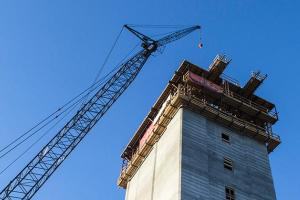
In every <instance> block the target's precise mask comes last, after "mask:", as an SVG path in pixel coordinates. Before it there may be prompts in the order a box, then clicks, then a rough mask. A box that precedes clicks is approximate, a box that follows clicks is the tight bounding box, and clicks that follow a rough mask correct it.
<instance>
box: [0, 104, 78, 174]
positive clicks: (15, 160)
mask: <svg viewBox="0 0 300 200" xmlns="http://www.w3.org/2000/svg"><path fill="white" fill-rule="evenodd" d="M78 103H79V102H78ZM78 103H77V104H75V105H73V107H72V108H71V110H69V112H67V113H66V114H65V115H64V116H63V117H62V118H61V119H59V120H58V121H57V122H56V123H55V124H54V125H53V126H51V127H50V128H49V129H48V130H47V131H46V132H45V133H44V134H43V135H41V136H40V137H39V138H38V139H37V140H36V141H35V142H34V143H32V144H31V145H30V146H29V147H28V148H27V149H25V151H24V152H22V153H21V154H20V155H19V156H18V157H17V158H16V159H14V160H13V161H12V162H11V163H9V164H8V165H7V166H6V167H5V168H4V169H3V170H1V171H0V175H2V174H3V173H4V172H5V171H6V170H8V169H9V168H10V167H11V166H12V165H13V164H15V162H17V161H18V160H19V159H20V158H21V157H22V156H24V155H25V154H26V153H27V152H28V151H29V150H30V149H32V148H33V146H34V145H36V144H37V143H38V142H39V141H41V139H43V138H44V137H45V136H46V135H48V134H49V132H50V130H52V129H53V128H54V127H55V126H57V124H59V123H60V122H61V121H62V120H63V119H64V118H65V117H66V116H68V115H69V114H70V113H71V112H72V111H73V110H74V109H75V107H76V106H77V105H78Z"/></svg>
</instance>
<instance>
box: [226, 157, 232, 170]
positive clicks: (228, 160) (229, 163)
mask: <svg viewBox="0 0 300 200" xmlns="http://www.w3.org/2000/svg"><path fill="white" fill-rule="evenodd" d="M224 168H225V169H228V170H230V171H233V161H232V160H231V159H230V158H226V157H225V158H224Z"/></svg>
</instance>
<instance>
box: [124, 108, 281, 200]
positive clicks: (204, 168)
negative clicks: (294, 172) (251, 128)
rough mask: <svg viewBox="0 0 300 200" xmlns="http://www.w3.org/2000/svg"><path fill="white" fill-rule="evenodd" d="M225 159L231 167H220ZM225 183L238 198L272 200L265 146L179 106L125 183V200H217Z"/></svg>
mask: <svg viewBox="0 0 300 200" xmlns="http://www.w3.org/2000/svg"><path fill="white" fill-rule="evenodd" d="M223 132H224V133H226V134H228V135H230V144H228V143H224V142H223V141H222V138H221V134H222V133H223ZM224 157H228V158H230V159H232V160H233V162H234V170H233V171H229V170H227V169H224V165H223V160H224ZM225 186H230V187H232V188H234V190H235V193H236V199H237V200H276V196H275V191H274V186H273V180H272V175H271V169H270V164H269V160H268V153H267V150H266V147H265V145H264V144H262V143H259V142H257V141H256V140H254V139H251V138H248V137H246V136H243V135H241V134H237V133H236V132H235V131H232V130H230V129H227V128H225V127H223V126H221V125H219V124H217V123H215V122H213V121H211V120H208V119H206V118H205V117H203V116H201V115H199V114H196V113H194V112H192V111H189V110H188V109H180V110H179V111H178V112H177V114H176V115H175V117H174V118H173V119H172V121H171V123H170V124H169V126H168V128H167V130H166V132H165V133H164V135H163V136H162V137H161V138H160V140H159V141H158V142H157V143H156V145H155V146H154V148H153V150H152V151H151V153H150V154H149V156H148V157H147V159H146V160H145V162H144V163H143V164H142V165H141V167H140V169H139V170H138V172H137V173H136V174H135V176H134V177H133V178H132V180H131V181H130V182H129V183H128V186H127V191H126V200H222V199H225Z"/></svg>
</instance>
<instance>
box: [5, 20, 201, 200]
mask: <svg viewBox="0 0 300 200" xmlns="http://www.w3.org/2000/svg"><path fill="white" fill-rule="evenodd" d="M124 27H125V28H126V29H128V30H129V31H130V32H131V33H133V34H134V35H135V36H137V37H138V38H139V39H140V40H141V41H142V50H140V51H139V52H137V53H136V54H135V55H134V56H132V57H131V58H129V59H128V60H127V61H125V62H124V63H123V64H121V65H120V67H119V69H118V70H117V71H116V73H115V74H114V75H112V76H111V78H110V79H109V80H108V81H107V82H106V83H105V84H104V85H103V86H102V87H101V88H100V89H99V90H98V91H97V92H96V93H95V94H94V96H92V97H91V98H90V99H89V101H87V102H86V103H84V105H83V106H81V108H80V109H79V110H78V111H77V113H76V114H75V115H74V116H73V117H72V118H71V119H70V120H69V121H68V122H67V123H66V124H65V125H64V127H63V128H62V129H60V131H59V132H58V133H57V134H56V135H55V136H54V137H53V138H52V139H51V140H50V141H49V143H48V144H46V145H45V146H44V147H43V148H42V150H41V151H40V152H38V154H37V155H36V156H35V157H34V158H33V159H32V160H31V161H30V162H29V163H28V164H27V165H26V166H25V167H24V168H23V170H21V171H20V173H19V174H17V175H16V176H15V178H14V179H12V180H11V181H10V182H9V184H8V185H7V186H6V187H5V188H4V189H3V190H2V191H1V193H0V200H16V199H23V200H29V199H31V198H32V197H33V196H34V195H35V193H36V192H37V191H38V190H39V189H40V188H41V187H42V186H43V184H44V183H45V182H46V181H47V180H48V179H49V177H50V176H51V175H52V174H53V173H54V172H55V170H56V169H57V168H58V167H59V166H60V165H61V164H62V163H63V161H64V160H65V159H66V158H67V157H68V155H70V153H71V152H72V151H73V150H74V149H75V148H76V146H77V145H78V144H79V143H80V142H81V141H82V139H83V138H84V137H85V136H86V135H87V133H88V132H89V131H90V130H91V129H92V128H93V127H94V126H95V124H96V123H97V122H98V121H99V120H100V119H101V118H102V116H103V115H104V114H105V113H106V112H107V111H108V109H109V108H110V107H111V106H112V105H113V103H114V102H115V101H116V100H117V99H118V98H119V97H120V96H121V94H122V93H123V92H124V91H125V90H126V89H127V88H128V86H129V85H130V84H131V83H132V82H133V80H134V79H135V78H136V76H137V75H138V73H139V72H140V70H141V69H142V67H143V66H144V64H145V63H146V61H147V60H148V59H149V57H150V56H151V55H152V54H153V53H154V52H156V51H157V49H158V48H159V47H163V46H165V45H167V44H168V43H171V42H173V41H175V40H178V39H180V38H182V37H184V36H186V35H188V34H189V33H191V32H193V31H195V30H197V29H200V26H191V27H188V28H185V29H182V30H179V31H174V32H172V33H170V34H168V35H166V36H164V37H162V38H160V39H158V40H154V39H152V38H150V37H148V36H146V35H145V34H142V33H140V32H139V31H137V30H135V29H133V27H131V26H129V25H125V26H124Z"/></svg>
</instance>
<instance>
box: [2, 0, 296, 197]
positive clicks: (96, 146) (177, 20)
mask: <svg viewBox="0 0 300 200" xmlns="http://www.w3.org/2000/svg"><path fill="white" fill-rule="evenodd" d="M299 6H300V3H299V2H298V1H283V0H278V1H271V0H266V1H258V0H257V1H254V0H244V1H237V0H236V1H233V0H228V1H223V0H210V1H202V0H190V1H163V0H152V1H96V0H89V1H79V0H72V1H71V0H61V1H57V0H53V1H38V0H36V1H34V0H28V1H16V0H9V1H8V0H2V1H0V91H1V92H0V99H1V104H0V113H1V115H0V124H1V126H0V136H1V137H0V147H3V146H4V145H5V144H8V143H9V142H10V141H11V140H12V139H14V138H16V137H17V136H19V135H20V134H21V133H23V132H24V131H25V130H27V129H29V128H30V127H32V126H33V125H34V124H35V123H36V122H38V121H39V120H41V119H42V118H43V117H45V116H47V115H48V114H50V113H51V112H53V111H55V110H56V109H57V108H58V107H59V106H60V105H62V104H64V103H65V102H66V101H68V100H69V99H71V98H72V97H74V96H75V95H76V94H78V93H80V92H81V91H82V90H83V89H85V88H87V87H88V86H89V85H90V84H91V83H92V81H93V80H94V78H95V74H96V73H97V72H98V70H99V68H100V66H101V64H102V63H103V61H104V59H105V57H106V55H107V53H108V51H109V49H110V47H111V46H112V43H113V42H114V40H115V38H116V36H117V34H118V33H119V31H120V30H121V27H122V26H123V25H124V24H163V25H165V24H170V25H172V24H183V25H190V24H199V25H201V26H202V27H203V29H202V39H203V43H204V48H202V49H199V48H197V45H198V43H199V38H200V34H199V32H195V33H193V34H191V35H189V36H188V37H186V38H184V39H182V40H180V41H177V42H175V43H173V44H171V45H169V46H168V47H167V48H166V49H165V51H164V53H163V54H162V55H159V56H156V57H151V58H150V60H149V61H148V62H147V63H146V65H145V67H144V69H143V70H142V72H141V73H140V75H139V77H138V78H137V79H136V80H135V82H134V83H133V84H132V85H131V86H130V87H129V89H128V90H127V91H126V92H125V94H124V95H123V96H122V97H121V98H120V99H119V100H118V102H117V103H116V104H115V105H114V106H113V107H112V108H111V109H110V111H109V112H108V113H107V114H106V115H105V117H104V118H103V119H102V120H101V121H100V122H99V123H98V124H97V126H96V127H95V128H94V129H93V130H92V131H91V133H90V135H88V136H87V138H86V139H85V140H84V141H83V142H82V143H81V144H80V145H79V146H78V148H77V149H76V150H75V151H74V152H73V153H72V155H71V156H70V157H69V158H68V159H67V160H66V161H65V162H64V164H63V165H62V166H61V167H60V168H59V169H58V170H57V171H56V173H55V174H54V175H53V176H52V177H51V178H50V179H49V181H48V182H47V183H46V184H45V185H44V187H43V188H42V189H41V190H40V191H39V192H38V193H37V195H36V196H35V197H34V199H44V200H51V199H73V200H77V199H78V200H79V199H107V200H108V199H124V190H122V189H119V188H118V187H117V186H116V181H117V178H118V176H119V172H120V166H121V160H120V154H121V152H122V150H123V148H124V147H125V145H126V144H127V143H128V141H129V139H130V138H131V136H132V135H133V133H134V132H135V130H136V129H137V127H138V126H139V124H140V123H141V121H142V120H143V119H144V117H145V115H146V114H147V113H148V111H149V109H150V108H151V106H152V105H153V103H154V102H155V100H156V98H157V97H158V96H159V95H160V93H161V91H162V90H163V89H164V87H165V85H166V84H167V82H168V80H169V79H170V78H171V76H172V75H173V73H174V71H175V70H176V69H177V68H178V66H179V64H180V63H181V62H182V61H183V60H184V59H186V60H189V61H190V62H192V63H194V64H196V65H199V66H202V67H205V68H207V66H208V65H209V64H210V63H211V61H212V60H213V58H214V57H215V56H216V54H218V53H226V54H227V55H228V56H229V57H230V58H232V62H231V64H230V66H229V67H228V69H227V70H226V72H225V73H226V74H227V75H230V76H232V77H234V78H236V79H238V80H239V81H240V83H241V84H242V85H243V84H244V83H245V82H246V81H247V79H248V78H249V76H250V72H251V71H252V70H257V69H260V70H261V71H262V72H263V73H267V74H268V78H267V80H266V81H265V82H264V84H263V86H262V87H261V88H260V89H259V90H258V91H257V94H259V95H262V96H263V97H265V98H266V99H268V100H270V101H272V102H274V103H276V105H277V109H278V111H279V113H280V120H279V122H278V124H277V125H275V126H274V128H273V131H274V132H275V133H277V134H279V135H280V136H281V139H282V144H281V145H280V147H279V148H277V149H276V150H275V152H273V153H272V154H271V155H270V161H271V167H272V173H273V178H274V182H275V188H276V193H277V197H278V199H279V200H281V199H298V197H299V191H300V190H299V189H300V188H299V185H300V181H299V180H300V175H299V172H298V170H299V163H300V157H299V155H298V153H299V149H298V146H299V145H300V142H299V141H300V140H299V139H300V136H299V134H298V132H299V131H298V130H299V128H298V126H299V122H298V119H297V118H298V112H299V109H298V108H297V107H296V105H297V103H298V102H299V100H300V99H299V94H298V92H299V83H298V82H297V81H298V76H299V75H298V73H299V72H300V70H299V65H300V61H299V49H300V41H299V35H300V23H299V18H300V14H299ZM145 31H146V30H145ZM136 42H137V40H136V39H134V38H133V37H132V36H130V35H129V34H128V33H124V34H122V36H121V38H120V43H119V45H117V47H116V49H115V51H114V53H113V55H112V59H111V60H110V62H109V64H111V66H106V68H105V69H104V73H105V72H107V71H109V70H110V69H112V67H114V65H115V64H116V63H117V62H116V61H119V60H120V59H121V58H122V57H123V56H124V55H126V53H127V52H128V51H129V49H130V48H131V47H132V46H134V45H135V44H136ZM54 133H55V132H53V133H51V134H49V135H48V136H47V137H46V138H45V139H44V140H43V141H42V142H41V143H40V144H38V145H37V146H35V148H33V149H32V150H31V151H30V152H29V153H28V154H26V156H24V157H23V158H22V159H21V160H20V161H19V162H17V163H16V165H14V166H13V167H12V168H10V169H9V170H8V171H6V173H4V174H2V175H0V187H1V188H3V187H4V186H5V184H7V183H8V182H9V180H11V179H12V178H13V177H14V176H15V175H16V173H17V172H18V171H19V170H20V169H21V168H23V167H24V165H25V164H26V163H27V162H28V160H30V158H31V157H32V156H33V155H35V153H36V152H37V151H38V150H39V149H40V148H41V146H42V145H43V144H45V143H46V142H47V140H49V138H50V137H51V136H53V135H54ZM28 144H30V143H28ZM28 144H26V145H28ZM26 145H25V146H26ZM22 148H23V149H22ZM22 150H24V147H21V148H19V149H17V151H16V152H14V153H12V154H11V155H10V156H8V157H5V158H3V159H0V167H1V169H2V168H3V167H4V166H5V165H6V164H7V163H8V162H10V161H11V160H12V159H13V158H14V157H15V156H16V155H18V154H19V153H20V152H22Z"/></svg>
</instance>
